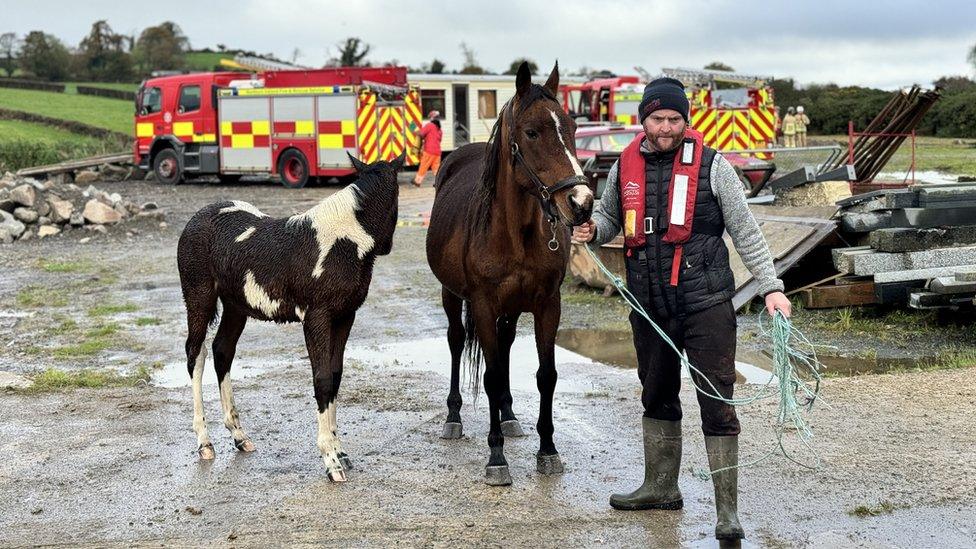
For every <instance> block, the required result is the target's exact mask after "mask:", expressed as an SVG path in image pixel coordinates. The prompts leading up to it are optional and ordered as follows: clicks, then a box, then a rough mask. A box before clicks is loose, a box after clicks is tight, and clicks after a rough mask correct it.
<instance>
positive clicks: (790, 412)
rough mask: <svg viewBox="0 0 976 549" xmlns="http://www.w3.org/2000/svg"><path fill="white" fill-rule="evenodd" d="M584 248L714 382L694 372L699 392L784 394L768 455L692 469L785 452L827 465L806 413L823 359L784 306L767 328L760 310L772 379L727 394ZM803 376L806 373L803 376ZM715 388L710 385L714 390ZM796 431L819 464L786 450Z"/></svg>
mask: <svg viewBox="0 0 976 549" xmlns="http://www.w3.org/2000/svg"><path fill="white" fill-rule="evenodd" d="M583 247H584V248H585V249H586V252H587V253H588V254H589V255H590V257H591V258H592V259H593V261H594V262H595V263H596V265H597V267H599V268H600V271H601V272H603V274H604V276H606V277H607V278H609V279H610V281H611V282H612V283H613V285H614V286H615V287H616V288H617V290H618V291H619V292H620V295H621V297H623V298H624V301H625V302H626V303H627V304H628V305H629V306H630V308H631V309H633V310H634V311H636V312H637V314H639V315H640V316H642V317H643V318H644V319H645V320H647V322H649V323H650V325H651V327H652V328H654V331H655V332H657V334H658V335H659V336H661V339H663V340H664V342H665V343H667V344H668V346H669V347H671V349H672V350H674V352H675V354H677V355H678V358H679V359H680V360H681V364H682V365H683V366H685V367H687V368H688V370H689V372H693V373H694V374H697V375H698V376H699V377H701V378H702V379H704V380H705V382H706V383H707V384H708V388H707V389H703V388H702V387H699V386H698V383H697V382H696V381H695V376H694V375H692V376H691V384H692V385H693V386H694V387H695V390H696V391H698V392H699V393H701V394H703V395H705V396H707V397H709V398H713V399H715V400H718V401H721V402H724V403H726V404H729V405H731V406H745V405H747V404H751V403H753V402H756V401H758V400H761V399H765V398H770V397H773V396H775V395H776V394H777V393H778V395H779V409H778V412H777V418H776V425H775V426H774V427H773V432H774V434H775V436H776V445H775V447H774V448H773V449H772V450H770V451H769V452H768V453H766V454H765V455H762V456H760V457H758V458H756V459H753V460H751V461H748V462H746V463H739V464H738V465H731V466H729V467H723V468H721V469H716V470H714V471H709V470H707V469H703V468H697V469H696V468H693V469H692V472H693V473H694V474H695V476H697V477H698V478H700V479H702V480H707V479H708V478H710V477H711V475H714V474H716V473H719V472H721V471H726V470H729V469H738V468H743V467H751V466H753V465H758V464H759V463H762V462H763V461H766V460H767V459H769V458H771V457H773V456H774V455H776V454H777V453H779V454H782V455H783V457H785V458H786V459H788V460H790V461H792V462H793V463H796V464H797V465H800V466H801V467H805V468H807V469H817V468H819V467H820V465H821V459H820V456H819V454H817V452H816V449H815V448H814V447H813V445H812V439H813V430H812V429H811V428H810V425H809V423H807V420H806V419H805V418H804V416H803V412H804V411H806V412H809V411H810V410H811V409H812V408H813V404H814V402H816V401H818V400H822V399H821V398H820V382H821V380H822V377H821V375H820V370H821V366H822V365H821V363H820V361H819V360H818V359H817V353H816V348H815V346H814V345H813V344H812V343H811V342H810V340H808V339H807V338H806V336H804V335H803V334H802V333H801V332H800V330H798V329H797V328H795V327H794V326H793V324H792V323H791V322H790V319H788V318H786V317H785V316H783V314H782V313H781V312H779V311H776V314H775V315H774V316H773V318H772V326H771V327H770V328H767V327H766V325H765V324H764V323H763V316H764V315H763V313H765V309H763V310H762V311H760V312H759V315H758V320H759V330H760V332H761V335H762V337H765V338H768V339H770V340H771V341H772V347H773V372H772V374H770V376H769V379H767V380H766V383H764V384H763V385H762V386H761V387H760V388H759V390H758V391H757V392H756V394H754V395H752V396H749V397H745V398H725V397H723V396H722V395H721V394H720V393H719V391H718V389H717V388H716V387H715V385H714V384H713V383H712V382H711V380H709V379H708V377H706V376H705V375H704V374H703V373H702V372H701V370H699V369H698V368H696V367H695V365H694V364H692V363H691V362H689V361H688V357H687V356H686V355H685V354H684V353H682V352H681V351H679V350H678V347H677V346H676V345H675V344H674V341H672V340H671V338H670V337H668V335H667V334H666V333H664V330H662V329H661V327H660V326H658V325H657V323H655V322H654V321H653V320H652V319H651V317H650V315H648V314H647V311H645V310H644V307H643V306H642V305H641V304H640V302H639V301H638V300H637V298H635V297H634V294H632V293H631V292H630V290H628V289H627V285H626V284H625V283H624V281H623V280H621V279H620V277H618V276H617V275H615V274H614V273H612V272H611V271H610V270H609V269H607V267H606V266H605V265H604V264H603V262H602V261H600V258H598V257H597V256H596V254H595V253H593V250H592V249H590V246H589V245H586V244H584V245H583ZM801 376H802V377H801ZM803 377H807V378H808V380H804V379H803ZM774 379H776V380H778V389H779V390H778V391H772V390H771V386H772V384H773V380H774ZM709 389H710V390H709ZM788 429H789V430H795V431H796V433H797V435H798V438H799V439H800V442H801V443H802V445H803V447H804V448H806V450H807V451H808V452H809V453H810V454H812V455H813V456H814V462H813V464H812V465H811V464H808V463H804V462H802V461H800V460H799V459H797V458H796V457H794V455H793V454H792V453H791V452H790V451H789V450H787V449H786V446H785V445H784V443H783V436H784V434H785V433H786V431H787V430H788Z"/></svg>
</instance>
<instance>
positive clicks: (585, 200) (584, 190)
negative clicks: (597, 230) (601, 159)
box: [549, 109, 593, 208]
mask: <svg viewBox="0 0 976 549" xmlns="http://www.w3.org/2000/svg"><path fill="white" fill-rule="evenodd" d="M549 116H551V117H552V122H553V123H554V124H555V125H556V135H557V136H559V143H561V144H562V146H563V152H565V153H566V158H568V159H569V164H570V165H571V166H572V167H573V173H575V174H576V175H577V176H578V177H583V168H581V167H580V164H579V161H578V160H576V157H575V156H573V154H572V153H570V152H569V147H567V146H566V142H565V141H563V132H562V127H561V125H560V123H559V115H557V114H556V111H554V110H552V109H549ZM570 196H571V197H572V199H573V201H574V202H576V204H578V205H579V206H581V207H583V208H589V207H592V205H593V191H591V190H590V188H589V187H587V186H586V185H576V186H575V187H573V190H572V191H570Z"/></svg>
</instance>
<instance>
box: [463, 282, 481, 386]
mask: <svg viewBox="0 0 976 549" xmlns="http://www.w3.org/2000/svg"><path fill="white" fill-rule="evenodd" d="M464 357H465V361H466V362H467V363H468V387H470V389H471V393H472V394H473V395H474V396H475V398H477V397H478V393H479V391H480V389H481V345H479V344H478V338H477V334H476V333H475V331H474V311H473V308H472V307H471V302H470V301H465V302H464Z"/></svg>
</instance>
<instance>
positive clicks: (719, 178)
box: [593, 154, 783, 295]
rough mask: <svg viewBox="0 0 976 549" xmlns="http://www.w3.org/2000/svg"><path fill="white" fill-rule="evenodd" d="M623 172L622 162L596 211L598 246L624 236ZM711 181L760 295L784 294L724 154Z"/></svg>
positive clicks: (717, 160) (717, 159)
mask: <svg viewBox="0 0 976 549" xmlns="http://www.w3.org/2000/svg"><path fill="white" fill-rule="evenodd" d="M619 169H620V161H619V160H618V161H617V162H616V163H615V164H614V165H613V167H612V168H611V169H610V173H609V174H608V175H607V187H606V189H605V190H604V191H603V196H602V197H601V198H600V202H599V203H598V204H597V206H596V208H594V210H593V222H594V223H596V235H595V237H594V239H593V244H595V245H600V244H606V243H607V242H609V241H611V240H613V238H614V237H615V236H617V235H618V234H619V233H620V186H619V185H618V184H617V174H618V171H619ZM710 181H711V184H712V194H713V195H714V196H715V199H716V201H718V206H719V208H721V210H722V217H723V218H724V220H725V230H726V231H727V232H728V233H729V236H731V237H732V244H733V245H735V251H736V252H738V253H739V256H740V257H741V258H742V262H743V263H744V264H745V266H746V268H747V269H749V272H750V273H752V276H754V277H755V278H756V280H757V281H758V282H759V295H766V294H768V293H770V292H775V291H783V281H782V280H780V279H778V278H776V269H775V268H774V267H773V258H772V256H771V255H770V253H769V246H767V245H766V239H765V238H763V234H762V231H760V230H759V224H758V223H756V218H754V217H753V216H752V211H750V210H749V205H748V204H747V203H746V197H745V194H744V193H743V192H742V182H741V181H740V180H739V177H738V176H737V175H736V174H735V170H734V169H733V168H732V164H730V163H729V161H728V160H726V159H725V157H723V156H722V155H721V154H716V155H715V160H714V161H713V162H712V173H711V177H710Z"/></svg>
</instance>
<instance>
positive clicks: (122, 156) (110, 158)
mask: <svg viewBox="0 0 976 549" xmlns="http://www.w3.org/2000/svg"><path fill="white" fill-rule="evenodd" d="M119 163H130V164H131V163H132V153H131V152H124V153H114V154H102V155H99V156H91V157H88V158H80V159H78V160H68V161H66V162H58V163H57V164H47V165H44V166H34V167H31V168H24V169H22V170H17V175H21V176H30V175H44V174H49V173H50V174H54V173H64V172H70V171H74V170H78V169H81V168H90V167H93V166H101V165H102V164H119Z"/></svg>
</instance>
